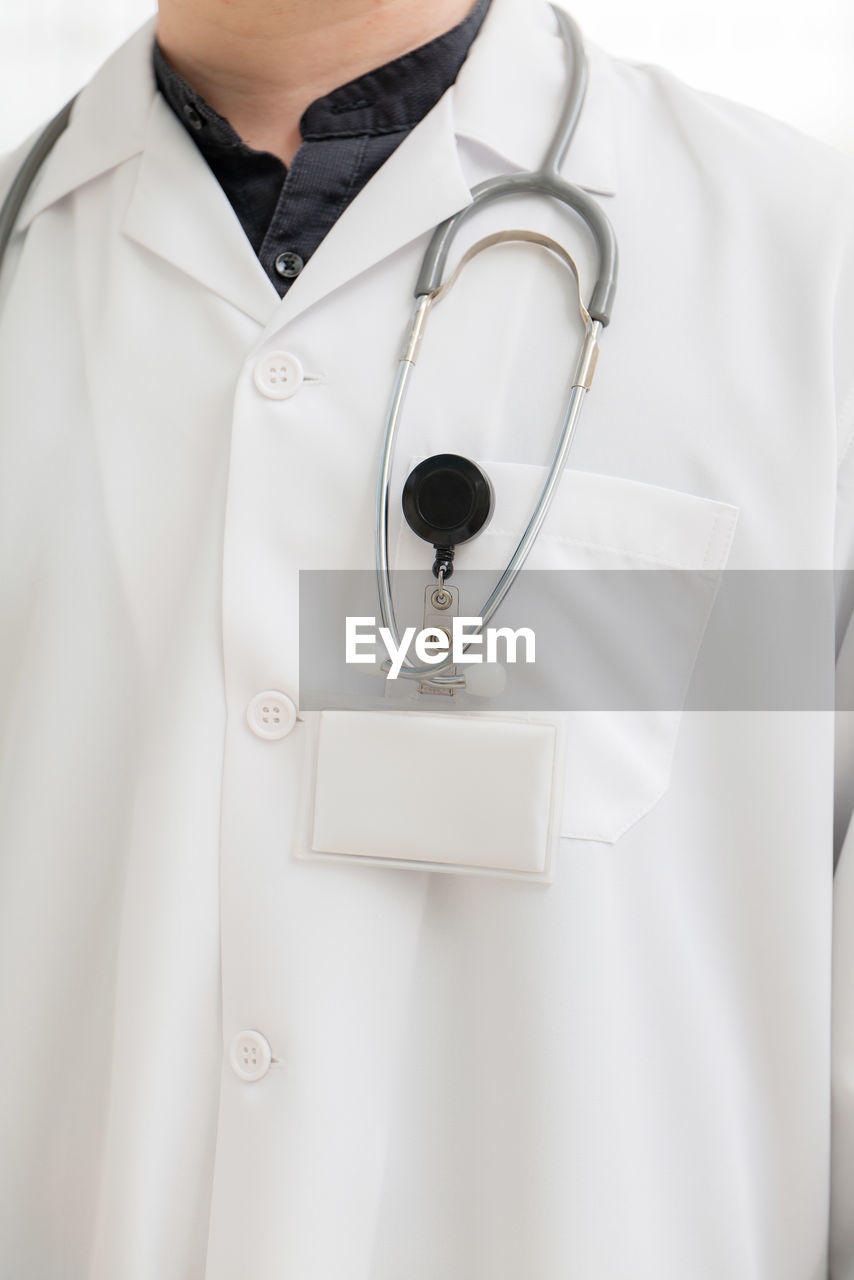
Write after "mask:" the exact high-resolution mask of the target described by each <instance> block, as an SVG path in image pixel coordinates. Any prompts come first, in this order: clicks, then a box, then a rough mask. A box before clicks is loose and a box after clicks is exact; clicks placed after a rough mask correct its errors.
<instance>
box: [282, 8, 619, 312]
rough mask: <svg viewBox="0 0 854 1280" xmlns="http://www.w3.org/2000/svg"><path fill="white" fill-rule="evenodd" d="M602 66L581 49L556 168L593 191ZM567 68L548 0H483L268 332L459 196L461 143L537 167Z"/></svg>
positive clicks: (501, 167) (600, 164) (419, 231)
mask: <svg viewBox="0 0 854 1280" xmlns="http://www.w3.org/2000/svg"><path fill="white" fill-rule="evenodd" d="M606 65H607V64H606V62H605V60H604V59H602V58H600V57H599V56H598V54H597V52H596V51H595V50H594V51H592V53H591V56H590V78H589V85H588V92H587V98H586V102H585V107H584V111H583V113H582V118H581V123H580V125H579V128H578V131H577V134H576V137H575V139H574V140H573V143H572V147H571V148H570V154H569V158H568V161H567V164H566V166H565V176H566V177H568V178H569V180H570V181H574V182H576V183H578V184H579V185H581V186H583V187H585V188H586V189H587V190H589V191H593V192H596V193H598V194H600V195H610V194H613V193H614V191H615V189H616V179H615V146H614V131H613V128H612V121H611V118H610V106H611V104H610V95H611V92H612V86H609V82H608V80H607V71H606ZM569 71H570V68H569V66H568V63H567V53H566V49H565V47H564V44H563V41H562V40H561V39H560V36H559V35H558V32H557V25H556V22H555V19H554V15H553V14H552V12H551V10H550V8H549V6H548V5H547V4H545V3H543V4H536V3H534V4H531V3H529V2H528V0H493V2H492V6H491V8H490V12H489V14H488V15H487V18H486V21H485V22H484V25H483V28H482V30H481V32H480V34H479V35H478V38H477V39H476V40H475V42H474V45H473V46H472V49H471V51H470V53H469V56H468V58H467V60H466V62H465V63H464V65H463V67H462V70H461V72H460V75H459V77H458V79H457V82H456V84H455V85H453V86H452V88H451V89H450V90H449V91H448V93H446V94H445V95H444V97H443V98H442V99H441V100H440V102H439V103H438V104H437V105H436V107H434V109H433V110H432V111H431V112H430V113H429V114H428V115H427V116H426V117H425V119H424V120H422V121H421V123H420V124H419V125H418V126H416V128H415V129H413V131H412V132H411V133H410V134H409V135H408V137H407V138H405V139H404V141H403V142H402V143H401V144H400V146H399V147H398V148H397V150H396V151H395V152H394V153H393V154H392V156H391V157H390V159H389V160H388V161H387V162H386V164H385V165H383V167H382V168H381V169H380V170H379V172H378V173H377V174H376V175H375V176H374V177H373V178H372V179H371V181H370V182H369V183H368V184H367V185H366V186H365V187H364V188H363V190H362V191H361V192H360V194H359V195H358V196H357V197H356V199H355V200H354V201H353V202H352V203H351V204H350V205H349V206H348V208H347V209H346V210H345V211H344V213H343V214H342V215H341V217H340V218H339V219H338V221H337V222H336V223H335V225H334V226H333V228H332V230H331V231H330V232H329V234H328V235H327V236H326V238H325V239H324V240H323V241H322V243H321V244H320V245H319V247H318V248H317V249H316V250H315V252H314V254H313V255H312V257H311V259H310V261H309V262H308V264H307V265H306V267H305V269H304V270H303V272H302V273H301V275H300V276H299V278H298V279H297V280H296V281H295V283H294V284H293V285H292V287H291V289H290V290H289V292H288V294H287V295H286V297H285V299H284V301H283V303H282V306H281V308H280V310H279V311H277V312H276V314H275V316H274V318H273V324H272V330H273V331H275V330H276V329H279V328H281V327H282V326H283V325H285V324H287V323H288V322H290V321H291V320H294V319H295V318H296V317H297V316H299V315H300V314H301V313H302V312H303V311H305V310H306V309H307V308H308V307H310V306H312V305H313V304H314V303H315V302H317V301H319V300H320V299H321V298H323V297H325V296H327V295H328V294H330V293H332V292H333V291H334V290H335V289H337V288H340V287H341V286H342V285H344V284H346V283H347V282H348V281H350V280H353V279H354V278H355V277H356V276H358V275H360V274H361V273H362V272H364V271H366V270H367V269H368V268H370V267H372V266H374V265H376V264H377V263H378V262H380V261H382V260H383V259H385V258H388V257H390V256H391V255H392V254H393V253H395V252H396V251H397V250H398V249H401V248H402V247H404V246H405V245H407V244H410V243H411V242H412V241H414V240H416V239H417V238H419V237H422V236H424V235H425V233H426V232H428V231H431V230H432V229H433V228H434V227H435V226H436V225H437V224H438V223H440V222H442V221H443V220H444V219H445V218H447V217H449V216H450V215H451V214H453V213H456V212H457V210H459V209H462V208H464V207H465V206H466V205H467V204H469V203H470V202H471V191H470V186H469V180H468V178H467V176H466V167H465V155H464V152H465V149H466V146H467V144H468V143H476V144H479V145H480V146H481V147H486V148H489V150H490V151H492V152H493V153H495V168H496V171H497V172H507V171H512V170H519V169H532V168H536V167H538V166H539V164H540V162H541V161H542V157H543V155H544V154H545V151H546V148H547V145H548V143H549V141H550V139H551V136H552V133H553V131H554V126H555V121H556V120H557V118H558V115H559V112H560V108H561V105H562V102H563V99H564V95H565V93H566V84H567V76H568V74H569ZM460 144H462V149H463V151H462V152H461V145H460ZM412 284H413V286H414V284H415V278H414V276H413V280H412Z"/></svg>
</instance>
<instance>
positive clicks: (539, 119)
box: [11, 0, 617, 228]
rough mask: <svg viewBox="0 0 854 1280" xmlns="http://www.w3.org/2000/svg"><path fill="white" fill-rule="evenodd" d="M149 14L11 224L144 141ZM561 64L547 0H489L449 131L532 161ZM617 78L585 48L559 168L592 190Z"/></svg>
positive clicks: (599, 181)
mask: <svg viewBox="0 0 854 1280" xmlns="http://www.w3.org/2000/svg"><path fill="white" fill-rule="evenodd" d="M155 21H156V20H155V19H153V18H152V19H150V20H149V21H148V22H147V23H145V25H144V26H143V27H141V28H140V30H139V31H137V32H136V33H135V34H134V35H133V36H132V37H131V38H130V40H128V41H127V42H126V43H125V44H124V45H122V46H121V47H120V48H119V49H118V50H116V52H115V53H114V54H113V55H112V57H111V58H109V60H108V61H107V62H106V63H105V64H104V65H103V66H102V67H101V69H100V71H99V72H97V74H96V75H95V77H94V78H93V80H92V81H91V82H90V83H89V84H88V85H87V86H86V88H85V89H84V90H83V91H82V92H81V94H80V96H79V98H78V99H77V102H76V103H75V106H74V111H73V113H72V117H71V123H70V125H69V127H68V129H67V130H66V132H65V133H64V134H63V135H62V137H61V138H60V139H59V141H58V142H57V144H56V146H55V148H54V150H53V152H52V153H51V155H50V157H49V159H48V161H47V163H46V165H45V166H44V168H43V170H42V171H41V173H40V174H39V175H38V179H37V181H36V183H35V184H34V185H33V187H32V189H31V190H30V192H29V194H28V196H27V198H26V201H25V203H24V207H23V209H22V212H21V217H20V219H19V223H18V225H19V227H21V228H24V227H26V226H27V225H28V224H29V222H30V221H31V220H32V219H33V218H34V217H35V216H36V215H37V214H38V213H40V212H41V211H42V210H44V209H46V208H47V207H48V206H49V205H51V204H53V203H54V202H55V201H57V200H59V199H61V198H62V197H63V196H65V195H67V194H68V193H69V192H70V191H73V190H74V189H75V188H77V187H79V186H82V185H83V184H84V183H85V182H89V181H91V180H92V179H94V178H97V177H98V176H99V175H100V174H102V173H105V172H107V171H108V170H110V169H113V168H115V167H116V166H118V165H120V164H123V163H124V162H125V161H127V160H130V159H132V158H133V157H134V156H137V155H139V153H140V152H141V151H142V150H143V147H144V142H145V135H146V128H147V123H148V119H149V116H150V113H151V109H152V105H153V101H154V100H155V98H157V97H158V95H157V86H156V83H155V79H154V72H153V69H152V58H151V50H152V45H153V41H154V31H155ZM566 74H567V71H566V55H565V52H564V50H563V46H562V42H561V41H560V40H559V39H558V37H557V34H556V28H555V23H554V17H553V15H552V14H551V11H550V9H549V7H548V5H546V4H545V3H542V4H541V3H539V2H538V0H492V4H491V7H490V11H489V13H488V14H487V17H486V19H485V20H484V23H483V27H482V29H481V31H480V33H479V35H478V38H477V40H476V41H475V42H474V44H473V45H472V48H471V51H470V53H469V55H468V57H467V58H466V61H465V63H464V65H463V67H462V70H461V71H460V74H459V77H458V80H457V83H456V84H455V85H454V87H453V90H452V93H453V95H454V107H453V116H454V128H455V130H456V133H457V135H458V136H461V137H464V138H468V139H471V140H473V141H475V142H480V143H482V144H483V145H485V146H488V147H490V148H491V149H492V150H493V151H494V152H495V153H496V154H497V155H498V156H500V157H502V158H504V159H505V160H507V161H509V162H510V163H511V164H512V165H514V166H515V167H517V168H531V167H535V166H537V165H538V164H539V162H540V160H541V159H542V155H543V153H544V151H545V146H546V143H547V141H548V138H549V135H550V133H551V130H552V128H553V121H554V119H556V114H555V112H556V110H557V108H558V106H559V102H560V98H561V96H562V93H563V85H564V84H565V78H566ZM616 81H617V77H616V74H615V72H614V70H613V66H612V63H611V60H610V59H609V58H607V57H606V56H605V55H604V54H599V53H598V52H597V51H595V50H593V51H592V57H591V76H590V88H589V90H588V94H587V101H586V104H585V107H584V111H583V112H582V116H581V123H580V125H579V129H578V134H577V137H576V139H575V140H574V141H573V144H572V147H571V148H570V153H569V160H568V163H567V166H566V176H567V177H568V178H569V179H570V180H571V181H574V182H577V183H579V184H580V185H581V186H584V187H586V188H587V189H588V190H590V191H594V192H598V193H600V194H605V193H613V192H614V191H615V190H616V178H615V168H616V149H615V136H614V135H615V131H614V127H613V119H612V96H613V91H614V89H615V86H616ZM116 103H120V104H121V109H120V110H116V109H115V105H114V104H116ZM30 145H32V140H30V142H28V143H26V144H24V146H22V147H21V149H20V151H19V153H18V155H17V156H15V157H13V158H12V166H11V167H12V171H14V164H15V162H16V161H17V162H19V163H20V162H22V161H23V158H24V156H25V155H26V153H27V150H28V148H29V146H30ZM404 145H406V144H404ZM380 172H382V170H381V171H380ZM378 176H379V175H377V177H378ZM375 181H376V178H374V179H372V182H375ZM369 185H370V184H369Z"/></svg>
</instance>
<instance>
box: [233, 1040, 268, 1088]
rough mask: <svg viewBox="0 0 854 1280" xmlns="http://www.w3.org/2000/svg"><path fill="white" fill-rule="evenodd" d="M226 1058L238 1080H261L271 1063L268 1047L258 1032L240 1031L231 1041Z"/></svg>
mask: <svg viewBox="0 0 854 1280" xmlns="http://www.w3.org/2000/svg"><path fill="white" fill-rule="evenodd" d="M228 1056H229V1060H230V1062H231V1069H232V1071H233V1072H234V1074H235V1075H236V1076H237V1077H238V1078H239V1079H240V1080H249V1081H255V1080H262V1079H263V1078H264V1076H265V1075H266V1074H267V1072H268V1071H269V1070H270V1063H271V1062H272V1061H273V1055H272V1053H271V1051H270V1045H269V1043H268V1042H267V1041H266V1040H265V1039H264V1037H263V1036H262V1035H261V1033H260V1031H241V1032H240V1034H239V1035H236V1036H235V1037H234V1039H233V1040H232V1042H231V1050H230V1052H229V1055H228Z"/></svg>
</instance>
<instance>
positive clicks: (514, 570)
mask: <svg viewBox="0 0 854 1280" xmlns="http://www.w3.org/2000/svg"><path fill="white" fill-rule="evenodd" d="M552 8H553V9H554V14H555V17H556V19H557V24H558V30H559V32H560V35H561V38H562V40H563V42H564V45H565V47H566V51H567V54H568V55H570V56H571V59H572V64H573V72H572V74H571V76H570V77H569V82H568V85H567V92H566V97H565V101H564V103H563V106H562V109H561V113H560V118H559V120H558V123H557V127H556V129H555V132H554V136H553V138H552V139H551V142H550V143H549V146H548V149H547V151H546V154H545V157H544V159H543V163H542V165H541V166H540V168H539V169H537V170H535V171H532V172H530V173H518V174H509V175H506V176H504V177H499V178H490V179H488V180H487V181H486V182H481V183H480V184H479V185H478V186H476V187H475V188H474V189H473V191H472V200H471V203H470V204H469V205H467V206H466V207H465V208H464V209H462V210H460V212H459V213H456V214H454V215H453V217H451V218H448V219H447V220H446V221H445V222H443V223H441V224H440V225H439V226H438V227H437V228H436V230H435V231H434V233H433V236H432V238H431V240H430V243H429V245H428V247H427V252H426V253H425V255H424V259H423V261H422V263H421V270H420V271H419V274H418V280H417V282H416V285H415V308H414V311H413V315H412V321H411V325H410V329H409V334H408V337H407V340H406V346H405V349H404V353H403V355H402V357H401V360H400V364H399V367H398V373H397V378H396V380H395V384H394V390H393V393H392V397H391V404H390V406H389V411H388V416H387V418H386V424H385V435H384V440H383V448H382V457H381V461H380V467H379V478H378V484H377V508H376V552H377V566H376V574H377V591H378V596H379V609H380V615H381V620H382V625H383V626H385V627H387V628H388V629H389V631H390V632H391V634H392V636H393V638H394V641H395V644H396V645H398V646H399V645H400V637H399V632H398V626H397V620H396V618H395V611H394V602H393V600H392V588H391V571H390V566H389V553H388V513H389V486H390V480H391V469H392V461H393V457H394V446H395V440H396V437H397V435H398V432H399V428H400V420H401V417H402V415H403V407H404V402H405V399H406V393H407V390H408V388H409V384H410V382H411V379H412V371H413V369H414V368H415V362H416V359H417V357H418V352H419V349H420V346H421V342H422V340H423V337H424V331H425V328H426V325H427V318H428V316H429V314H430V311H431V309H432V307H433V306H434V305H435V303H437V302H438V301H439V300H440V299H441V298H443V297H445V296H447V294H448V293H450V291H451V289H452V288H453V286H454V284H455V283H456V281H457V280H458V278H459V276H460V273H461V272H462V270H463V268H464V267H465V266H466V264H467V263H469V262H470V261H471V260H472V258H474V257H475V256H476V255H477V254H479V253H482V252H483V251H484V250H486V249H489V248H491V247H492V246H494V245H498V244H506V243H515V242H527V243H530V244H535V245H539V246H541V247H543V248H545V249H547V250H548V251H549V252H550V253H552V254H553V255H554V256H555V257H557V258H558V260H559V261H560V262H562V263H563V264H564V265H565V266H566V267H568V268H569V270H570V271H571V273H572V276H573V279H574V281H575V288H576V293H577V301H578V309H579V313H580V315H581V319H582V322H583V324H584V338H583V340H582V345H581V350H580V353H579V357H578V361H577V364H576V368H575V374H574V377H573V381H572V386H571V389H570V393H569V398H568V400H567V403H566V408H565V411H564V416H563V423H562V426H561V431H560V436H559V438H558V442H557V447H556V449H555V453H554V458H553V460H552V464H551V467H550V468H549V472H548V475H547V476H546V480H545V483H544V484H543V488H542V491H541V493H540V496H539V499H538V500H537V503H536V505H535V507H534V510H533V512H532V514H531V517H530V520H529V521H528V525H527V527H526V529H525V531H524V533H523V534H522V537H521V538H520V540H519V543H518V545H517V547H516V549H515V551H514V552H513V554H512V556H511V557H510V560H509V561H508V563H507V567H506V568H505V569H504V572H503V573H502V574H501V576H500V577H499V579H498V582H497V583H496V584H495V587H494V589H493V591H492V593H491V594H490V595H489V597H488V598H487V600H486V601H485V603H484V604H483V606H482V608H481V609H480V610H478V611H477V613H476V614H475V615H474V616H476V617H478V618H479V619H480V627H479V629H478V630H482V629H483V628H485V627H486V626H487V625H488V624H489V622H490V620H491V619H492V618H493V617H494V615H495V613H496V612H497V610H498V609H499V608H500V607H501V605H502V603H503V602H504V600H505V599H506V597H507V594H508V592H509V591H510V589H511V587H512V586H513V583H514V582H515V581H516V578H517V576H518V574H519V572H520V570H521V568H522V566H523V564H524V563H525V561H526V559H527V558H528V555H529V553H530V551H531V548H532V547H533V545H534V542H535V540H536V538H537V535H538V534H539V532H540V529H541V528H542V525H543V521H544V520H545V518H546V516H547V514H548V511H549V508H550V506H551V504H552V500H553V499H554V496H555V493H556V491H557V487H558V484H559V482H560V479H561V476H562V474H563V470H564V467H565V465H566V461H567V457H568V455H569V450H570V447H571V445H572V441H573V437H574V435H575V431H576V427H577V425H578V420H579V417H580V414H581V407H582V405H583V403H584V396H585V394H586V392H587V391H588V390H589V389H590V385H591V383H592V380H593V374H594V372H595V369H596V360H597V356H598V351H599V341H598V340H599V335H600V333H601V331H602V329H603V328H604V327H605V326H606V325H607V324H608V322H609V320H610V314H611V306H612V304H613V300H614V294H615V291H616V284H617V242H616V237H615V235H614V231H613V228H612V226H611V224H610V222H609V221H608V219H607V218H606V216H605V214H604V213H603V212H602V210H601V208H600V207H599V205H598V204H597V203H596V202H595V201H594V200H592V199H591V198H590V196H588V195H587V193H586V192H585V191H582V190H581V188H580V187H576V186H573V185H572V183H569V182H565V181H564V179H563V178H561V176H560V167H561V165H562V164H563V161H564V159H565V157H566V153H567V151H568V149H569V145H570V143H571V141H572V138H573V136H574V134H575V130H576V127H577V125H578V121H579V117H580V115H581V109H582V106H583V104H584V97H585V93H586V91H587V78H588V69H587V56H586V53H585V50H584V45H583V43H582V39H581V33H580V32H579V30H578V27H577V26H576V24H575V23H574V21H573V20H572V19H571V18H570V17H569V16H568V15H567V14H566V13H564V12H563V10H562V9H558V8H557V7H556V6H554V5H553V6H552ZM73 105H74V99H72V100H71V102H69V103H67V104H66V105H65V106H64V107H63V108H62V110H61V111H60V112H59V113H58V114H57V115H56V116H55V117H54V119H53V120H51V122H50V123H49V124H48V125H47V127H46V128H45V129H44V131H43V132H42V133H41V134H40V135H39V137H38V138H37V139H36V142H35V144H34V145H33V147H32V149H31V150H30V152H29V153H28V155H27V156H26V158H25V160H24V162H23V164H22V165H21V167H20V169H19V171H18V173H17V175H16V177H15V179H14V181H13V183H12V186H11V187H10V189H9V192H8V194H7V196H6V199H5V201H4V203H3V206H2V208H0V269H2V265H3V260H4V257H5V254H6V249H7V246H8V243H9V240H10V238H11V235H12V231H13V230H14V227H15V223H16V221H17V218H18V214H19V213H20V210H21V206H22V205H23V202H24V199H25V197H26V195H27V192H28V191H29V189H30V187H31V186H32V184H33V181H34V179H35V177H36V175H37V174H38V172H39V170H40V169H41V166H42V164H43V163H44V161H45V159H46V158H47V156H48V154H49V153H50V151H51V149H52V147H53V146H54V144H55V142H56V141H57V139H58V138H59V137H60V135H61V134H62V133H63V131H64V130H65V128H66V127H67V125H68V121H69V119H70V116H71V109H72V107H73ZM526 192H533V193H537V194H540V195H544V196H548V197H550V198H551V199H554V200H557V201H559V202H560V203H561V204H565V205H568V206H569V208H571V209H573V210H574V211H575V212H576V213H577V214H578V215H579V216H580V218H581V220H582V222H583V223H584V224H585V226H586V227H587V228H588V230H589V232H590V234H591V235H592V237H593V240H594V242H595V246H596V252H597V257H598V274H597V278H596V284H595V286H594V288H593V291H592V293H591V295H590V301H589V303H588V305H587V306H586V307H585V305H584V301H583V299H582V296H581V282H580V280H579V275H578V268H577V267H576V264H575V262H574V261H573V259H572V257H571V256H570V254H569V253H568V252H567V251H566V249H564V248H563V246H562V245H560V244H558V243H557V241H555V240H552V239H550V238H549V237H548V236H544V235H540V234H539V233H538V232H534V231H522V230H509V231H499V232H496V233H494V234H492V235H488V236H486V237H484V238H483V239H482V240H479V241H477V243H476V244H474V245H472V246H471V247H470V248H469V249H467V250H466V252H465V253H464V254H463V256H462V258H461V259H460V262H459V263H458V264H457V266H456V267H455V269H454V270H453V272H452V273H451V275H450V276H449V277H448V279H447V280H444V279H443V274H444V271H445V266H446V263H447V260H448V255H449V252H450V249H451V245H452V243H453V240H454V237H455V235H456V234H457V232H458V231H459V229H460V228H461V227H462V226H463V224H464V223H465V222H467V220H468V219H469V218H470V217H471V216H472V215H473V214H474V213H475V211H476V210H477V209H480V208H481V207H482V206H483V205H486V204H490V203H492V201H494V200H499V199H501V198H502V197H503V196H511V195H519V194H521V193H526ZM492 505H493V492H492V486H491V484H490V482H489V479H488V477H487V476H486V475H485V474H484V473H483V471H482V470H481V469H480V468H479V467H478V466H477V465H476V464H475V463H473V462H471V461H470V460H469V459H467V458H462V457H460V456H459V455H456V454H437V455H435V456H434V457H432V458H427V459H425V461H424V462H422V463H420V464H419V466H418V467H416V468H415V470H414V471H413V472H412V473H411V474H410V476H409V478H408V479H407V481H406V484H405V485H404V490H403V512H404V516H405V518H406V520H407V523H408V524H409V526H410V527H411V528H412V530H413V531H414V532H415V533H416V534H417V535H418V536H419V537H420V538H423V539H424V540H425V541H427V542H429V543H430V544H431V545H432V546H433V548H434V552H435V556H434V562H433V576H434V578H435V579H436V585H435V587H431V588H430V589H429V590H428V593H427V600H428V602H429V608H430V610H431V611H432V616H433V617H434V618H435V617H438V616H441V615H442V612H443V610H447V609H450V608H451V607H452V606H453V602H454V597H453V594H452V592H451V590H450V589H449V588H448V587H447V586H446V582H447V580H448V579H449V578H450V577H451V575H452V574H453V561H454V551H455V549H456V547H457V546H459V545H460V544H461V543H463V542H466V541H468V540H469V539H471V538H473V537H475V536H476V535H477V534H478V533H480V532H481V530H482V529H483V528H484V527H485V525H486V524H487V522H488V520H489V517H490V515H491V513H492ZM425 616H426V610H425ZM475 634H477V630H476V631H475ZM449 668H450V670H449ZM400 675H401V676H402V677H403V678H405V679H408V680H416V681H418V682H419V683H420V686H421V689H422V690H423V691H424V692H442V693H453V692H454V691H455V690H463V689H465V687H466V677H465V675H463V674H458V672H457V670H456V668H455V667H454V665H453V662H452V660H451V659H450V658H449V659H448V661H442V660H441V658H440V659H439V660H438V661H437V662H435V663H433V664H432V665H430V666H424V665H417V664H415V663H413V662H412V661H411V660H410V659H407V660H406V662H405V663H404V665H403V667H402V669H401V672H400Z"/></svg>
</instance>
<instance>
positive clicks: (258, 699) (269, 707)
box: [246, 689, 297, 741]
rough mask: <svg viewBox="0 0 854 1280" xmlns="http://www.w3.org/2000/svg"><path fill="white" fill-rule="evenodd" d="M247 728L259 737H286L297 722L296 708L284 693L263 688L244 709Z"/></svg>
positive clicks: (271, 738) (271, 739) (273, 739)
mask: <svg viewBox="0 0 854 1280" xmlns="http://www.w3.org/2000/svg"><path fill="white" fill-rule="evenodd" d="M246 719H247V720H248V722H249V728H250V729H251V730H252V732H253V733H254V734H256V735H257V736H258V737H259V738H268V739H270V741H275V740H276V739H277V738H286V737H287V736H288V734H289V733H290V731H291V729H293V727H294V725H295V724H296V722H297V709H296V707H295V705H294V703H293V701H292V700H291V699H290V698H289V697H288V695H287V694H286V693H280V692H279V691H278V690H277V689H265V690H264V692H263V693H257V694H256V695H255V697H254V698H253V699H252V701H251V702H250V703H249V706H248V707H247V709H246Z"/></svg>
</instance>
